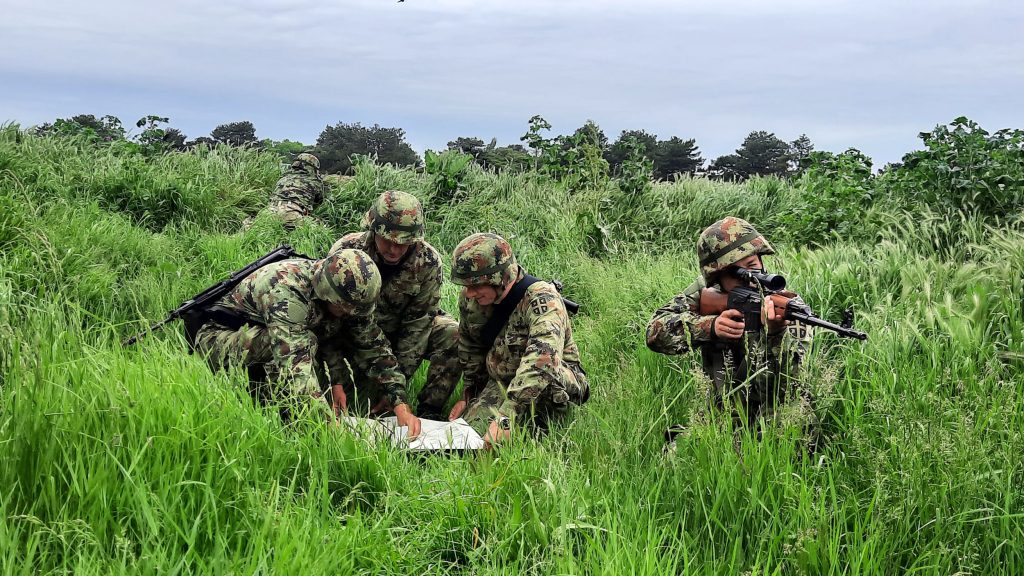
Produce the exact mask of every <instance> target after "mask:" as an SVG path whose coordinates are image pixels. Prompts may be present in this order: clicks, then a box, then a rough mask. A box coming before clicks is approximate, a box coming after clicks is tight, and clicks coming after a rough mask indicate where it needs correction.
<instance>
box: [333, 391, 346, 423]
mask: <svg viewBox="0 0 1024 576" xmlns="http://www.w3.org/2000/svg"><path fill="white" fill-rule="evenodd" d="M331 408H333V409H334V417H335V418H341V415H342V414H343V413H345V412H347V411H348V396H347V395H346V394H345V388H343V387H342V386H341V384H334V385H332V386H331Z"/></svg>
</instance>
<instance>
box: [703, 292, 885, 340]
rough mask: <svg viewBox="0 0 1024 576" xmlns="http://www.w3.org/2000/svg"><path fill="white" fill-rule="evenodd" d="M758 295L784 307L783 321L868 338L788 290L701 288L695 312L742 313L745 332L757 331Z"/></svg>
mask: <svg viewBox="0 0 1024 576" xmlns="http://www.w3.org/2000/svg"><path fill="white" fill-rule="evenodd" d="M762 297H763V298H771V300H772V302H773V303H774V304H775V306H776V308H777V309H783V310H785V313H784V315H783V318H785V319H786V320H791V321H794V322H800V323H801V324H806V325H808V326H815V327H818V328H823V329H825V330H831V331H832V332H835V333H836V334H837V335H839V336H841V337H843V338H855V339H857V340H867V339H868V335H867V334H866V333H864V332H861V331H859V330H854V329H853V328H849V327H846V326H840V325H838V324H833V323H832V322H829V321H827V320H822V319H821V318H818V317H817V316H816V315H815V314H814V312H813V311H812V310H811V308H810V307H809V306H807V305H806V304H800V303H799V301H794V299H795V298H796V297H797V295H796V294H795V293H793V292H789V291H788V290H779V291H777V292H765V293H764V294H763V296H761V293H760V292H757V291H756V290H753V289H751V288H746V287H739V288H736V289H734V290H733V291H732V292H730V293H726V292H722V291H721V290H717V289H714V288H704V289H702V290H701V291H700V310H699V312H700V315H701V316H717V315H719V314H721V313H722V312H725V311H726V310H730V309H732V310H739V311H740V312H743V316H744V323H745V324H747V331H748V332H749V331H757V330H760V329H761V326H760V324H761V322H760V317H761V302H762ZM752 324H753V326H752Z"/></svg>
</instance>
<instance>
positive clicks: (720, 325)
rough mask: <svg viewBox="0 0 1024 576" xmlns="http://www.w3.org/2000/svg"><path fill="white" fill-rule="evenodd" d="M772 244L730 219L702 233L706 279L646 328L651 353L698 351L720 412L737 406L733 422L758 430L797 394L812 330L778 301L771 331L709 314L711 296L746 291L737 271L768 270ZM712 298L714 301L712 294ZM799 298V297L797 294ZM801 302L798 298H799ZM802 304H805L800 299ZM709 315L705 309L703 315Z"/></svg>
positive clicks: (770, 310) (734, 315)
mask: <svg viewBox="0 0 1024 576" xmlns="http://www.w3.org/2000/svg"><path fill="white" fill-rule="evenodd" d="M771 254H775V250H774V249H772V246H771V244H769V243H768V241H767V240H766V239H765V238H764V236H762V235H761V234H760V233H758V232H757V230H755V229H754V227H753V226H751V225H750V224H749V223H748V222H746V221H745V220H742V219H740V218H734V217H727V218H724V219H722V220H719V221H718V222H715V223H714V224H712V225H711V226H709V227H708V228H707V229H705V230H704V232H702V233H701V235H700V239H699V240H698V241H697V257H698V259H699V260H700V267H701V277H700V278H697V280H696V281H694V282H693V284H691V285H690V286H689V288H687V289H686V290H685V291H684V292H683V293H682V294H679V295H677V296H676V297H675V298H673V299H672V301H671V302H669V303H668V304H667V305H665V306H663V307H662V308H659V309H658V311H657V312H655V313H654V318H652V319H651V322H650V323H649V324H648V325H647V346H648V347H649V348H650V349H651V350H654V351H655V352H660V353H662V354H684V353H686V352H687V351H689V350H690V348H691V346H693V347H695V348H699V349H700V351H701V356H702V359H703V368H704V372H705V374H707V376H708V378H709V379H711V381H712V383H713V386H714V390H713V397H714V402H715V405H716V406H717V407H718V408H724V407H725V406H726V405H727V404H733V403H735V405H734V411H733V419H734V423H735V424H736V425H737V426H739V425H742V424H743V422H746V423H747V425H754V424H755V423H756V422H757V421H758V419H760V418H770V417H772V416H773V415H774V413H775V410H776V408H777V407H778V406H779V404H780V403H781V402H782V401H783V400H784V399H785V397H786V396H787V395H788V394H790V393H791V392H792V391H793V388H794V384H795V382H796V378H797V377H798V375H799V371H800V365H801V362H802V360H803V356H804V352H805V350H806V347H807V345H808V342H809V333H808V330H807V328H806V327H805V326H803V325H801V324H796V323H790V322H789V321H788V320H784V319H783V317H782V315H783V313H784V310H783V309H776V307H775V303H774V301H773V299H772V298H764V302H763V305H762V313H763V317H764V320H765V321H764V322H763V324H764V326H765V330H764V331H761V332H749V331H745V325H744V323H743V313H742V312H740V311H739V310H731V309H726V310H715V311H709V310H707V302H704V303H703V306H702V301H701V296H702V294H704V295H705V296H704V297H705V298H706V299H708V300H710V299H711V298H710V296H711V295H715V296H718V295H719V294H726V295H727V294H728V293H729V292H730V291H731V290H733V289H735V288H736V287H738V286H741V285H745V284H746V282H743V281H742V280H740V279H739V278H738V277H737V276H736V270H737V268H746V269H748V270H751V271H763V270H764V262H763V261H762V257H763V256H768V255H771ZM709 289H710V290H711V291H712V293H711V294H710V295H709V292H708V290H709ZM792 296H794V297H795V295H792ZM796 298H797V299H798V297H796ZM798 301H799V300H798ZM702 308H704V310H702Z"/></svg>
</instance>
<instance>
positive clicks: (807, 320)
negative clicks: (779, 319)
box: [786, 311, 868, 340]
mask: <svg viewBox="0 0 1024 576" xmlns="http://www.w3.org/2000/svg"><path fill="white" fill-rule="evenodd" d="M786 318H787V319H789V320H796V321H797V322H800V323H803V324H807V325H808V326H817V327H818V328H824V329H826V330H831V331H833V332H835V333H836V334H838V335H840V336H842V337H843V338H856V339H857V340H867V339H868V335H867V334H865V333H864V332H861V331H859V330H854V329H852V328H844V327H842V326H840V325H838V324H833V323H831V322H829V321H828V320H822V319H821V318H818V317H817V316H811V315H809V314H804V313H802V312H793V311H789V313H788V314H786Z"/></svg>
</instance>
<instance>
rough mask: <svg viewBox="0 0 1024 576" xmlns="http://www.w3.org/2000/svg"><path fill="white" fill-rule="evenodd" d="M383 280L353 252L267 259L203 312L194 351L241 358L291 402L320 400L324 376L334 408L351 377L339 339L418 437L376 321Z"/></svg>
mask: <svg viewBox="0 0 1024 576" xmlns="http://www.w3.org/2000/svg"><path fill="white" fill-rule="evenodd" d="M380 286H381V276H380V272H379V271H378V270H377V267H376V266H374V264H373V261H372V260H371V259H370V257H369V256H368V255H367V254H365V253H363V252H360V251H358V250H340V251H338V252H335V253H333V254H331V255H330V256H328V257H327V258H324V259H323V260H307V259H302V258H297V259H290V260H283V261H280V262H275V263H273V264H268V265H266V266H264V267H262V268H260V269H259V270H257V271H255V272H253V273H252V274H250V275H249V276H248V277H246V278H245V279H244V280H242V281H241V283H239V284H238V285H237V286H236V287H235V288H234V289H233V290H232V291H231V292H229V293H228V294H227V295H225V296H224V297H223V298H221V299H220V300H219V301H218V302H217V304H215V305H214V306H212V307H211V308H210V309H209V310H208V320H207V321H206V323H205V324H204V325H203V326H202V328H200V329H199V331H198V333H197V334H196V349H197V350H198V351H200V352H201V353H203V354H205V355H206V357H207V360H208V362H209V363H210V366H211V367H212V368H213V369H214V370H216V369H218V368H221V367H224V366H227V365H228V364H244V365H245V366H247V367H248V368H251V369H253V368H254V369H255V373H257V374H258V373H260V372H263V373H265V374H266V380H267V381H269V382H274V383H278V384H279V385H280V384H283V385H284V389H283V390H280V389H279V390H277V391H276V392H277V393H276V394H273V396H276V397H284V399H286V400H291V401H293V402H294V401H295V400H298V399H301V398H310V397H311V398H324V396H325V394H324V392H325V389H326V388H328V386H327V383H328V382H329V384H330V386H329V387H330V392H331V395H330V398H331V399H330V402H331V404H332V407H333V408H334V410H335V413H339V412H340V411H341V410H343V409H345V407H346V396H345V393H344V386H343V384H344V382H345V381H346V379H347V377H348V376H347V373H348V367H347V366H346V365H345V362H344V360H343V359H342V356H341V354H340V352H339V351H338V347H339V346H340V345H343V346H344V347H345V349H346V352H347V353H348V354H347V357H348V358H349V359H351V360H352V361H353V362H354V365H355V366H356V367H358V369H360V370H361V371H362V372H363V373H365V374H367V375H368V382H369V383H371V384H372V385H374V386H376V387H377V388H379V389H382V390H384V391H385V395H386V397H387V398H388V401H389V402H390V403H391V405H392V406H395V415H396V416H397V417H398V422H399V424H400V425H402V426H408V427H409V432H410V434H411V435H413V436H415V435H417V434H419V428H420V425H419V419H418V418H416V417H415V416H413V415H412V411H411V410H410V409H409V406H408V404H407V402H406V392H405V378H404V377H403V376H402V374H401V373H400V372H399V371H398V362H397V361H396V360H395V357H394V355H393V354H392V353H391V350H390V348H389V347H388V342H387V340H386V339H385V338H384V335H383V334H382V333H381V331H380V328H378V327H377V324H376V323H375V322H374V320H373V309H374V303H375V302H376V300H377V295H378V294H379V293H380ZM324 364H326V365H327V368H328V370H329V372H330V380H329V381H328V380H327V379H326V377H327V375H326V374H325V373H324V370H323V365H324ZM253 372H254V370H250V373H253Z"/></svg>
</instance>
